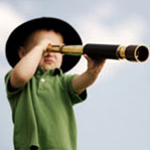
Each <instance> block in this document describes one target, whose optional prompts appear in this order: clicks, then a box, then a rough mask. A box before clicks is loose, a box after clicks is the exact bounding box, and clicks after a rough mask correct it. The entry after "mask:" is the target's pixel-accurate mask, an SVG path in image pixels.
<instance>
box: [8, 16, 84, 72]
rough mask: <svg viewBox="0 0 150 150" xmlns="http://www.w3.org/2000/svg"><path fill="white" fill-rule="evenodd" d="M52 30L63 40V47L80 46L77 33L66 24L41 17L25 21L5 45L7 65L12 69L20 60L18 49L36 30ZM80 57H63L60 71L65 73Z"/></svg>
mask: <svg viewBox="0 0 150 150" xmlns="http://www.w3.org/2000/svg"><path fill="white" fill-rule="evenodd" d="M38 29H46V30H54V31H55V32H59V33H60V34H61V35H62V36H63V38H64V44H65V45H81V44H82V41H81V38H80V36H79V34H78V33H77V31H76V30H75V29H74V28H73V27H72V26H71V25H70V24H68V23H67V22H65V21H63V20H60V19H57V18H49V17H42V18H36V19H32V20H30V21H27V22H25V23H23V24H21V25H19V26H18V27H17V28H15V29H14V30H13V32H12V33H11V34H10V36H9V38H8V40H7V43H6V58H7V60H8V62H9V64H10V65H11V66H12V67H14V66H15V65H16V64H17V63H18V62H19V60H20V58H19V55H18V48H19V47H20V46H21V45H22V44H23V43H24V42H25V40H26V39H27V38H28V36H29V35H30V34H31V33H32V32H34V31H36V30H38ZM79 59H80V56H70V55H64V56H63V62H62V65H61V69H62V70H63V72H67V71H68V70H70V69H72V68H73V67H74V66H75V65H76V64H77V63H78V61H79Z"/></svg>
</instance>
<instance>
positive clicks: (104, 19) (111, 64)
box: [0, 0, 150, 150]
mask: <svg viewBox="0 0 150 150" xmlns="http://www.w3.org/2000/svg"><path fill="white" fill-rule="evenodd" d="M149 4H150V0H120V1H119V0H82V1H81V0H76V1H71V0H49V1H48V0H42V1H41V0H25V1H20V0H15V1H12V0H1V1H0V14H1V15H0V91H1V92H0V100H1V101H0V150H13V124H12V118H11V117H12V116H11V109H10V106H9V103H8V101H7V98H6V94H5V86H4V76H5V74H6V73H7V72H8V71H9V70H10V69H11V68H10V66H9V64H8V63H7V60H6V58H5V43H6V40H7V38H8V36H9V34H10V33H11V32H12V30H13V29H14V28H15V27H17V26H18V25H20V24H21V23H23V22H25V21H27V20H30V19H33V18H37V17H43V16H46V17H57V18H60V19H62V20H65V21H67V22H68V23H70V24H71V25H72V26H73V27H74V28H75V29H76V30H77V31H78V33H79V34H80V36H81V38H82V41H83V44H86V43H99V44H102V43H104V44H125V45H129V44H145V45H147V46H148V47H150V27H149V26H150V16H149V14H150V5H149ZM85 69H86V61H85V59H84V58H82V59H81V60H80V62H79V63H78V65H77V66H76V67H75V68H74V69H72V70H71V71H70V72H69V73H71V74H72V73H79V74H80V73H82V72H83V71H85ZM74 109H75V114H76V120H77V126H78V150H150V142H149V141H150V59H149V60H148V61H146V62H145V63H134V62H129V61H123V60H119V61H118V60H107V62H106V65H105V67H104V68H103V70H102V72H101V74H100V75H99V77H98V79H97V81H96V82H95V84H94V85H92V86H91V87H89V88H88V98H87V100H86V101H85V102H83V103H80V104H78V105H76V106H75V107H74Z"/></svg>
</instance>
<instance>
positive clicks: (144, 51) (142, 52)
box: [136, 45, 149, 61]
mask: <svg viewBox="0 0 150 150" xmlns="http://www.w3.org/2000/svg"><path fill="white" fill-rule="evenodd" d="M148 55H149V52H148V48H147V47H146V46H144V45H140V46H139V47H138V48H137V50H136V56H137V59H138V60H139V61H145V60H146V59H147V58H148Z"/></svg>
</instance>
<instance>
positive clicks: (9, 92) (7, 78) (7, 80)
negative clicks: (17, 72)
mask: <svg viewBox="0 0 150 150" xmlns="http://www.w3.org/2000/svg"><path fill="white" fill-rule="evenodd" d="M11 74H12V70H11V71H9V72H8V73H7V74H6V76H5V86H6V93H7V97H8V98H11V97H12V96H14V95H16V94H17V93H18V92H20V91H21V90H22V88H23V87H21V88H17V89H13V88H12V87H11V84H10V77H11Z"/></svg>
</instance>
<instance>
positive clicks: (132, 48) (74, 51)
mask: <svg viewBox="0 0 150 150" xmlns="http://www.w3.org/2000/svg"><path fill="white" fill-rule="evenodd" d="M48 50H50V51H51V52H60V53H63V54H66V55H77V56H79V55H82V54H87V55H88V56H90V57H91V58H93V59H100V58H106V59H126V60H129V61H135V62H144V61H146V60H147V59H148V57H149V49H148V47H146V46H145V45H128V46H124V45H111V44H86V45H85V46H83V45H49V46H48Z"/></svg>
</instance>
